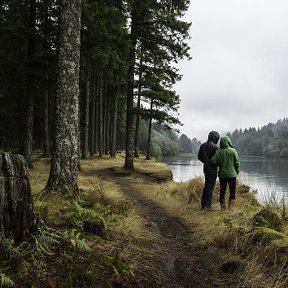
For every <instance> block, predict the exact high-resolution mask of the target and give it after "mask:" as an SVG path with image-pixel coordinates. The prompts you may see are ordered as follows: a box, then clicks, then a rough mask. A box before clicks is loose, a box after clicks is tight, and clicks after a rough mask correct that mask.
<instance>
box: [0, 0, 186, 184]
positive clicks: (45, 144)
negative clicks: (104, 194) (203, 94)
mask: <svg viewBox="0 0 288 288" xmlns="http://www.w3.org/2000/svg"><path fill="white" fill-rule="evenodd" d="M1 3H2V4H1V7H0V23H1V26H0V35H1V37H0V71H1V72H0V81H1V83H0V107H1V108H0V117H1V123H0V147H2V148H3V149H10V150H12V151H15V152H17V153H20V154H22V155H24V157H25V159H26V161H27V163H28V164H29V166H30V167H31V166H32V165H33V157H32V152H33V150H36V149H37V150H39V149H40V150H41V151H42V152H43V155H44V156H49V155H51V159H52V160H51V161H52V165H51V173H50V176H51V177H50V178H49V179H50V180H51V181H50V180H49V183H50V184H48V186H47V187H50V188H51V189H52V188H53V189H54V188H57V187H61V185H62V186H63V183H64V182H65V183H66V182H67V180H65V181H64V180H63V179H64V178H65V179H68V178H70V184H71V185H72V187H73V186H75V185H76V182H75V181H76V180H75V179H74V180H73V179H72V178H73V176H72V175H73V174H74V175H76V174H77V170H78V166H79V165H78V164H79V161H80V158H82V159H85V158H87V157H89V156H93V155H98V156H99V157H102V156H103V155H105V154H109V155H110V156H111V157H115V154H116V152H117V151H118V150H121V149H123V150H125V152H126V158H125V168H128V169H133V158H134V157H139V152H143V153H144V154H145V155H146V157H147V159H150V158H151V155H152V154H151V153H152V152H153V151H154V153H158V154H160V155H165V154H167V153H170V152H171V151H172V150H173V152H172V154H173V153H174V154H175V153H177V152H176V151H177V150H179V149H178V147H170V148H169V147H168V148H167V149H166V150H168V151H162V150H163V147H162V150H161V143H160V142H161V138H162V139H163V137H164V136H163V135H166V136H167V135H170V136H172V138H171V137H168V138H167V137H166V136H165V137H166V138H167V139H169V143H171V145H170V146H173V145H174V146H175V145H176V146H177V145H178V144H177V143H176V142H178V141H176V142H175V141H174V140H176V138H177V135H176V134H175V133H174V134H175V135H173V127H174V126H175V124H181V123H180V121H179V119H178V118H177V116H178V114H177V109H178V108H179V103H180V97H179V95H178V94H177V93H176V92H175V91H174V90H173V85H174V84H175V83H176V82H177V81H179V80H180V79H181V75H180V74H179V72H178V70H177V68H176V67H175V64H176V63H177V62H178V61H179V60H180V59H183V58H189V57H190V56H189V47H188V45H187V43H186V40H187V39H188V38H189V33H188V32H189V28H190V25H191V24H190V23H187V22H185V21H183V20H181V18H182V16H183V15H184V14H185V12H186V11H187V9H188V7H189V1H188V0H181V1H179V0H177V1H175V0H170V1H155V0H153V1H152V0H145V1H132V0H128V1H119V0H110V1H105V0H97V1H93V0H83V1H80V0H73V1H69V2H68V1H65V0H63V1H57V0H45V1H37V0H21V1H17V2H15V1H11V0H10V1H9V0H5V1H1ZM68 3H69V4H68ZM155 125H156V126H157V125H158V126H157V127H156V126H155ZM152 129H153V131H155V134H156V137H155V138H156V139H158V142H155V141H154V142H155V143H153V145H152V140H151V135H152ZM171 129H172V130H171ZM163 131H164V132H163ZM169 131H170V132H169ZM157 135H158V137H157ZM159 139H160V140H159ZM171 139H172V140H171ZM170 140H171V141H170ZM173 141H174V142H175V143H176V144H175V143H174V142H173ZM140 148H141V151H140V150H139V149H140ZM152 148H153V149H152ZM159 149H160V150H161V151H160V150H159ZM170 150H171V151H170ZM169 151H170V152H169ZM60 159H61V160H60ZM59 161H60V162H61V163H62V164H61V165H62V166H65V167H66V168H65V170H66V171H65V172H64V171H63V168H61V167H60V168H59V165H57V163H58V164H59V163H60V162H59ZM61 165H60V166H61ZM56 167H57V168H56ZM57 169H60V170H59V171H56V170H57ZM61 173H62V180H63V181H64V182H63V181H62V180H60V179H58V178H59V177H58V176H59V175H60V174H61ZM65 174H66V176H64V175H65ZM67 174H70V176H69V177H67ZM56 175H58V176H56ZM74 178H75V177H74ZM61 181H62V182H63V183H62V182H61ZM56 182H59V183H60V182H61V183H62V184H61V185H60V184H59V185H58V184H57V185H56V186H55V185H54V184H55V183H56ZM68 182H69V181H68ZM68 182H67V183H68ZM52 183H54V184H53V185H52ZM67 183H66V184H67ZM70 184H69V185H70Z"/></svg>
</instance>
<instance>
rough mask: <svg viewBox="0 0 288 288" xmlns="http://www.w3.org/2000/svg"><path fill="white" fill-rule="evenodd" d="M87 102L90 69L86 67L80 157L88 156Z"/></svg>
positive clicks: (88, 100)
mask: <svg viewBox="0 0 288 288" xmlns="http://www.w3.org/2000/svg"><path fill="white" fill-rule="evenodd" d="M89 102H90V70H89V67H87V68H86V86H85V107H84V132H83V153H82V157H83V158H84V159H87V158H88V157H89V145H88V140H89Z"/></svg>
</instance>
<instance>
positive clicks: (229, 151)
mask: <svg viewBox="0 0 288 288" xmlns="http://www.w3.org/2000/svg"><path fill="white" fill-rule="evenodd" d="M211 161H212V162H213V163H215V164H216V165H217V166H219V172H218V176H219V177H220V178H233V177H236V176H237V175H238V173H239V168H240V160H239V156H238V153H237V151H236V150H235V148H234V147H233V146H232V143H231V140H230V138H229V137H227V136H224V137H222V138H221V139H220V149H218V150H217V152H216V153H215V155H214V156H213V157H212V159H211Z"/></svg>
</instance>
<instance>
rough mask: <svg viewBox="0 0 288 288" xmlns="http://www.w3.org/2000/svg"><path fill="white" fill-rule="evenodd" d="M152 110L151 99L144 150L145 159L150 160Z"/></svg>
mask: <svg viewBox="0 0 288 288" xmlns="http://www.w3.org/2000/svg"><path fill="white" fill-rule="evenodd" d="M152 108H153V98H151V103H150V117H149V124H148V125H149V126H148V140H147V148H146V159H147V160H150V159H151V134H152Z"/></svg>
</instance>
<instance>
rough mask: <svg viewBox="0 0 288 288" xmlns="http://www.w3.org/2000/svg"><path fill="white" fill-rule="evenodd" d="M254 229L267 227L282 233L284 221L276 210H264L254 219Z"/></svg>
mask: <svg viewBox="0 0 288 288" xmlns="http://www.w3.org/2000/svg"><path fill="white" fill-rule="evenodd" d="M252 225H253V226H254V227H267V228H270V229H273V230H276V231H281V228H282V226H283V219H282V216H281V215H280V213H278V212H277V211H276V210H272V209H267V208H263V209H262V210H261V211H260V212H258V213H257V214H255V215H254V217H253V218H252Z"/></svg>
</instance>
